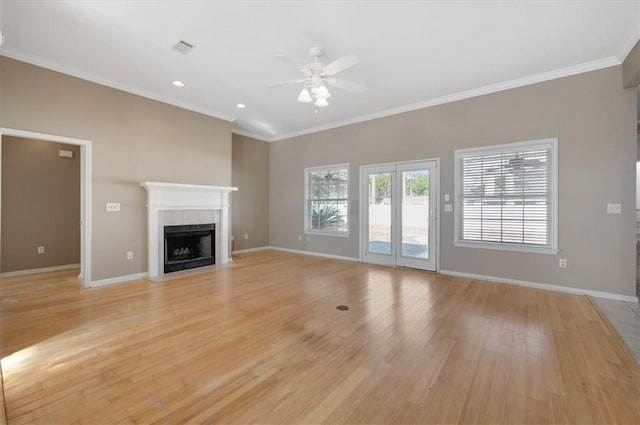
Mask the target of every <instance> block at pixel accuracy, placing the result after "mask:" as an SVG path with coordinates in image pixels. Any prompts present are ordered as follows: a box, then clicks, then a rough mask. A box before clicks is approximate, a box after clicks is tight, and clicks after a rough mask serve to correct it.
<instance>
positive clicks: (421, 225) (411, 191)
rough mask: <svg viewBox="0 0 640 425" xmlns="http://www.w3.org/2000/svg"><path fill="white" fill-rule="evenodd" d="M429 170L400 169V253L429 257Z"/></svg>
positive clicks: (423, 257)
mask: <svg viewBox="0 0 640 425" xmlns="http://www.w3.org/2000/svg"><path fill="white" fill-rule="evenodd" d="M429 177H430V176H429V170H410V171H402V176H401V179H402V180H401V184H402V192H401V196H402V230H401V235H402V236H401V238H402V239H401V255H402V256H404V257H413V258H421V259H425V260H426V259H428V258H429Z"/></svg>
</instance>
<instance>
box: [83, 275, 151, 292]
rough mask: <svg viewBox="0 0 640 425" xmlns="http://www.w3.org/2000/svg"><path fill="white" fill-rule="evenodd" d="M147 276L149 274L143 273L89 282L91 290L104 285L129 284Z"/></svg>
mask: <svg viewBox="0 0 640 425" xmlns="http://www.w3.org/2000/svg"><path fill="white" fill-rule="evenodd" d="M148 275H149V274H148V273H147V272H144V273H134V274H128V275H124V276H116V277H110V278H108V279H100V280H95V281H93V282H91V288H97V287H98V286H105V285H113V284H115V283H122V282H129V281H132V280H138V279H144V278H145V277H147V276H148Z"/></svg>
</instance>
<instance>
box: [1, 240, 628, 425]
mask: <svg viewBox="0 0 640 425" xmlns="http://www.w3.org/2000/svg"><path fill="white" fill-rule="evenodd" d="M235 261H236V262H235V264H234V266H232V267H230V268H224V269H218V270H216V271H209V272H205V273H202V274H198V275H193V276H188V277H183V278H179V279H175V280H170V281H167V282H164V283H151V282H148V281H146V280H140V281H136V282H133V283H126V284H120V285H113V286H109V287H102V288H95V289H90V290H82V289H80V288H79V284H78V282H77V280H75V279H74V276H75V275H76V274H77V272H75V273H74V272H56V273H48V274H44V275H36V276H22V277H16V278H10V279H2V280H1V281H0V312H1V317H0V318H1V320H2V330H1V337H2V339H1V342H2V347H1V348H2V357H3V359H2V367H3V371H4V381H5V398H6V407H7V417H8V421H9V424H10V425H11V424H24V423H43V424H58V423H61V424H62V423H71V424H119V423H123V424H124V423H127V424H128V423H166V424H182V423H193V424H201V423H263V424H284V423H293V424H302V423H309V424H315V423H318V424H319V423H330V424H340V423H353V424H356V423H360V424H402V423H443V424H453V423H506V424H521V423H530V424H543V423H580V424H590V423H596V424H609V423H623V424H638V423H640V368H639V367H638V366H637V365H636V364H635V362H634V361H633V359H632V358H631V356H630V355H629V352H628V351H627V350H626V349H625V348H624V346H623V345H621V343H620V341H619V340H618V338H617V337H616V336H615V335H614V334H613V333H612V331H611V330H610V328H609V327H608V325H607V324H606V323H605V321H603V319H602V318H601V316H600V314H599V312H598V310H597V309H596V308H595V307H594V306H593V304H592V303H591V302H590V301H589V299H588V298H586V297H583V296H576V295H568V294H561V293H555V292H547V291H542V290H535V289H525V288H521V287H515V286H509V285H502V284H491V283H487V282H481V281H474V280H469V279H460V278H451V277H445V276H439V275H435V274H432V273H427V272H420V271H414V270H403V269H394V268H387V267H377V266H369V265H364V264H358V263H351V262H343V261H336V260H328V259H321V258H317V257H308V256H300V255H294V254H288V253H281V252H274V251H262V252H256V253H251V254H243V255H240V256H236V257H235ZM339 304H346V305H349V306H350V310H349V311H338V310H336V306H337V305H339Z"/></svg>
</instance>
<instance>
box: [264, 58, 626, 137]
mask: <svg viewBox="0 0 640 425" xmlns="http://www.w3.org/2000/svg"><path fill="white" fill-rule="evenodd" d="M621 63H622V62H621V61H620V59H619V58H618V57H616V56H609V57H607V58H603V59H598V60H595V61H591V62H586V63H582V64H578V65H572V66H568V67H566V68H560V69H556V70H553V71H548V72H542V73H540V74H534V75H530V76H528V77H522V78H516V79H514V80H509V81H504V82H501V83H496V84H490V85H487V86H483V87H478V88H476V89H471V90H466V91H462V92H458V93H453V94H449V95H446V96H440V97H435V98H432V99H428V100H424V101H421V102H416V103H411V104H408V105H404V106H399V107H397V108H390V109H384V110H382V111H378V112H373V113H370V114H365V115H359V116H356V117H353V118H349V119H346V120H342V121H336V122H333V123H329V124H324V125H319V126H316V127H310V128H306V129H303V130H298V131H292V132H290V133H285V134H281V135H278V136H273V137H270V138H267V139H264V140H265V141H267V142H277V141H279V140H285V139H290V138H292V137H297V136H303V135H305V134H311V133H317V132H320V131H324V130H331V129H333V128H338V127H344V126H347V125H351V124H357V123H360V122H364V121H370V120H374V119H377V118H383V117H388V116H391V115H397V114H402V113H404V112H410V111H415V110H418V109H423V108H428V107H431V106H437V105H443V104H445V103H451V102H456V101H458V100H463V99H469V98H473V97H478V96H484V95H486V94H491V93H497V92H501V91H505V90H510V89H515V88H517V87H523V86H528V85H530V84H536V83H541V82H544V81H549V80H555V79H558V78H563V77H569V76H572V75H576V74H582V73H585V72H590V71H596V70H598V69H603V68H609V67H611V66H616V65H620V64H621Z"/></svg>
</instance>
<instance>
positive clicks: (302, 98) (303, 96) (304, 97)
mask: <svg viewBox="0 0 640 425" xmlns="http://www.w3.org/2000/svg"><path fill="white" fill-rule="evenodd" d="M312 100H313V99H312V98H311V95H310V94H309V91H308V90H307V89H302V91H301V92H300V95H298V102H301V103H309V102H311V101H312Z"/></svg>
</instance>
